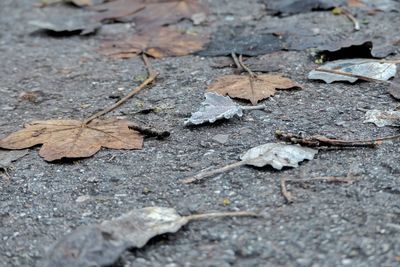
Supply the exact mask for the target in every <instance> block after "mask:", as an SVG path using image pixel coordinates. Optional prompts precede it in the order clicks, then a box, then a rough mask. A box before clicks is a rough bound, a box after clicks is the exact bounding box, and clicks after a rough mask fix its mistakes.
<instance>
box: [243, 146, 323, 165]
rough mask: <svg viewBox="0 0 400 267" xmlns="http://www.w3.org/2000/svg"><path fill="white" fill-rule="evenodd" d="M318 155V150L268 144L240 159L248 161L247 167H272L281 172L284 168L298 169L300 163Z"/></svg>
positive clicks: (255, 148) (254, 149) (257, 147)
mask: <svg viewBox="0 0 400 267" xmlns="http://www.w3.org/2000/svg"><path fill="white" fill-rule="evenodd" d="M317 153H318V150H315V149H312V148H308V147H301V146H299V145H286V144H279V143H267V144H264V145H260V146H256V147H253V148H252V149H250V150H248V151H247V152H246V153H245V154H243V155H242V156H241V157H240V159H241V160H242V161H246V164H247V165H252V166H256V167H264V166H265V165H270V166H272V167H273V168H274V169H277V170H281V169H282V168H283V167H293V168H296V167H298V166H299V164H298V163H299V162H301V161H304V160H306V159H307V160H312V159H313V158H314V156H315V155H316V154H317Z"/></svg>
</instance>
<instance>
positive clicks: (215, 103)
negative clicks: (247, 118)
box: [184, 93, 243, 125]
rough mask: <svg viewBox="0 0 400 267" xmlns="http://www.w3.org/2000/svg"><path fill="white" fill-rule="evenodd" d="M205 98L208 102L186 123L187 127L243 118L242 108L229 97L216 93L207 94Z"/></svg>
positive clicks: (202, 104)
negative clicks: (236, 117) (235, 117)
mask: <svg viewBox="0 0 400 267" xmlns="http://www.w3.org/2000/svg"><path fill="white" fill-rule="evenodd" d="M205 97H206V100H205V101H204V102H202V103H201V107H200V109H199V110H198V111H197V112H195V113H193V114H192V116H191V117H190V118H189V119H187V120H186V121H185V122H184V124H185V125H199V124H203V123H206V122H209V123H213V122H215V121H216V120H220V119H230V118H233V117H234V116H238V117H241V116H243V110H242V109H241V107H240V106H239V105H238V104H236V103H235V102H233V101H232V99H230V98H229V97H227V96H222V95H219V94H216V93H206V94H205Z"/></svg>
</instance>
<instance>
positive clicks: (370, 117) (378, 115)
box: [364, 109, 400, 127]
mask: <svg viewBox="0 0 400 267" xmlns="http://www.w3.org/2000/svg"><path fill="white" fill-rule="evenodd" d="M367 122H372V123H374V124H375V125H376V126H378V127H384V126H400V111H395V110H388V111H382V110H377V109H374V110H368V111H367V113H365V120H364V123H367Z"/></svg>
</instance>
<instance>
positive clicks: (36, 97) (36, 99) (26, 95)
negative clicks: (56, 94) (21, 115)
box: [19, 90, 45, 104]
mask: <svg viewBox="0 0 400 267" xmlns="http://www.w3.org/2000/svg"><path fill="white" fill-rule="evenodd" d="M44 96H45V94H44V93H43V92H42V91H39V90H37V91H26V92H22V93H20V94H19V99H21V100H23V101H28V102H31V103H35V104H37V103H40V102H42V101H43V100H44Z"/></svg>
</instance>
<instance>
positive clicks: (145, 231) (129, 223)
mask: <svg viewBox="0 0 400 267" xmlns="http://www.w3.org/2000/svg"><path fill="white" fill-rule="evenodd" d="M238 216H241V217H244V216H246V217H257V216H258V214H256V213H254V212H247V211H242V212H241V211H238V212H221V213H205V214H194V215H189V216H180V215H179V214H178V213H177V212H176V211H175V209H172V208H162V207H148V208H142V209H137V210H132V211H130V212H129V213H126V214H124V215H122V216H120V217H118V218H115V219H112V220H109V221H104V222H102V223H100V224H93V225H88V226H82V227H79V228H77V229H75V230H74V231H72V232H71V233H69V234H67V235H65V236H64V237H62V238H61V239H60V240H58V242H57V243H56V244H54V245H53V246H52V247H51V248H50V250H49V251H48V253H47V255H46V257H45V258H44V260H42V263H41V265H40V266H44V267H52V266H59V267H64V266H65V267H89V266H99V267H100V266H101V267H105V266H110V265H113V264H114V263H115V262H116V261H117V260H118V258H119V257H120V255H121V254H122V253H123V252H124V251H125V250H127V249H130V248H141V247H143V246H144V245H146V243H147V242H148V241H149V240H150V239H151V238H153V237H155V236H158V235H161V234H165V233H175V232H177V231H178V230H179V229H180V228H181V227H182V226H184V225H186V224H187V223H189V222H190V221H193V220H203V219H212V218H218V217H238Z"/></svg>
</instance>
